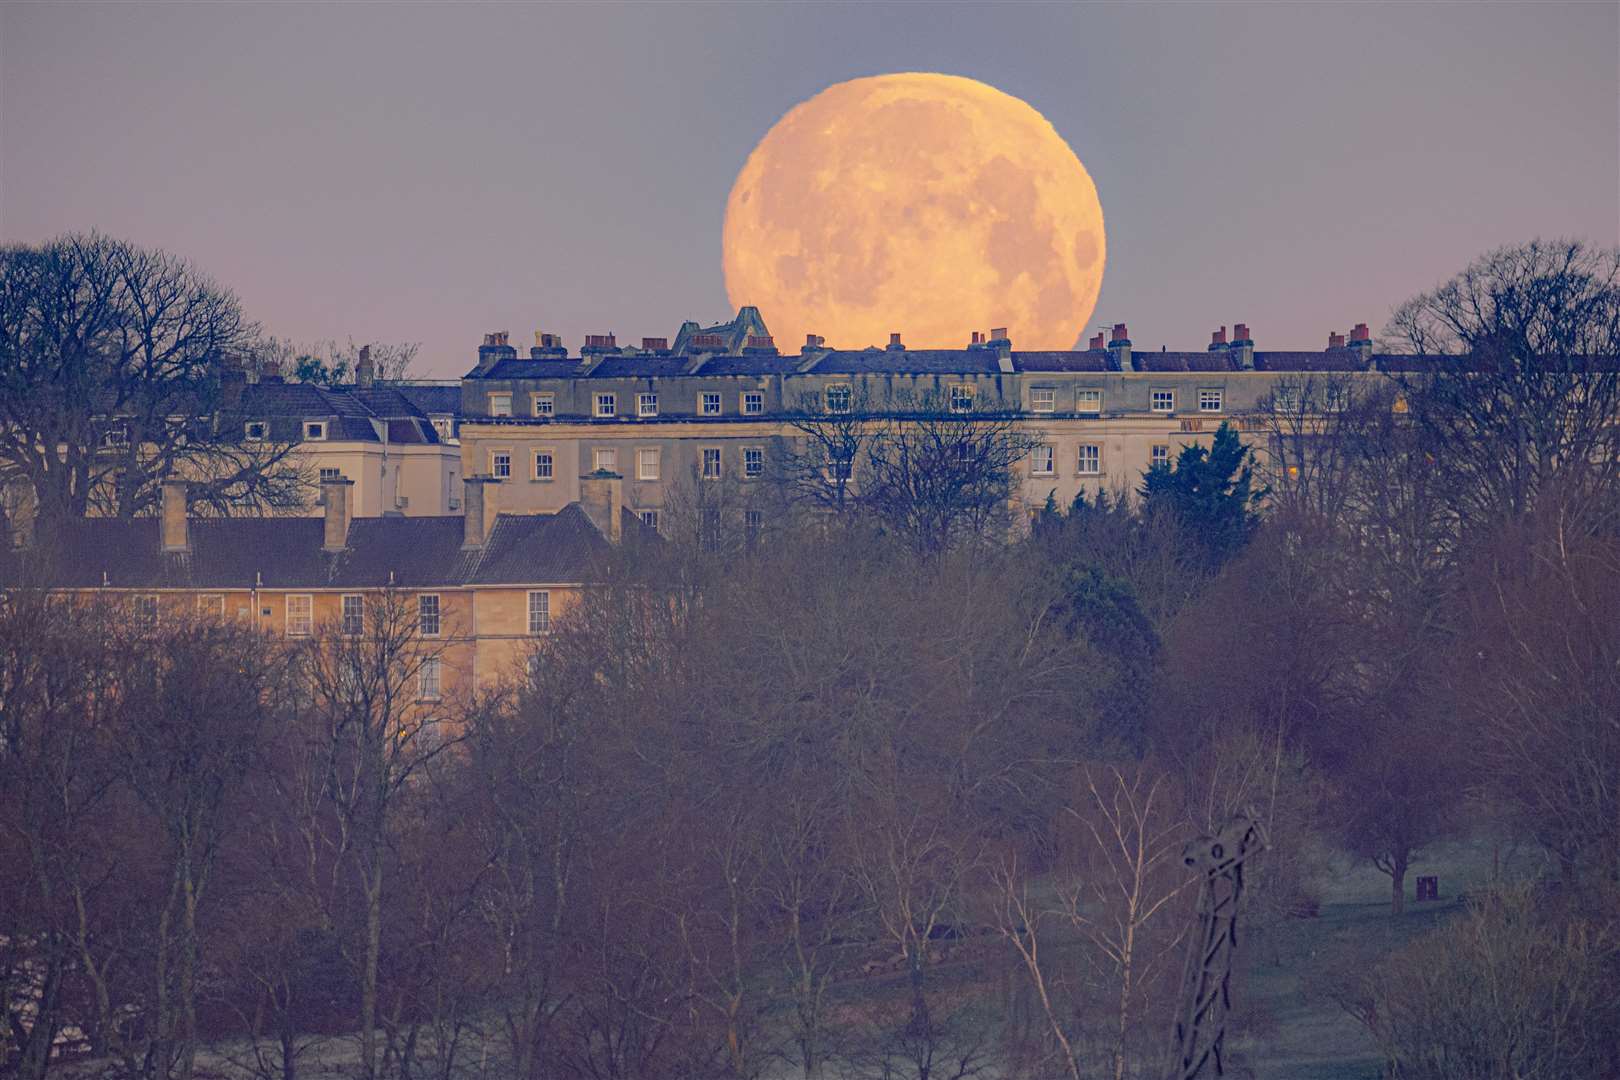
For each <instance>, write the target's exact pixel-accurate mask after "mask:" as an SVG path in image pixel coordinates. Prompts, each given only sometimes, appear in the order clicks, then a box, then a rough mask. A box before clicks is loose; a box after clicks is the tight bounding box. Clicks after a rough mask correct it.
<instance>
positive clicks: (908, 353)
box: [705, 349, 1001, 375]
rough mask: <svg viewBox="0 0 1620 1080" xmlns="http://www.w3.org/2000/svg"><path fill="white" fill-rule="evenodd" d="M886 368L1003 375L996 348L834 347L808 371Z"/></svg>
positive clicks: (857, 372) (872, 371)
mask: <svg viewBox="0 0 1620 1080" xmlns="http://www.w3.org/2000/svg"><path fill="white" fill-rule="evenodd" d="M705 370H706V369H705ZM885 372H893V373H895V374H906V375H913V374H915V375H931V374H941V375H999V374H1001V361H1000V358H999V356H998V354H997V353H996V351H995V350H994V349H861V350H858V351H857V350H852V349H834V350H832V351H831V352H829V353H827V354H826V355H825V356H823V357H822V358H821V359H820V360H817V361H816V363H815V366H814V367H812V368H811V369H810V371H809V372H808V374H815V375H867V374H874V375H881V374H883V373H885Z"/></svg>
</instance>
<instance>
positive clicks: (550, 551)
mask: <svg viewBox="0 0 1620 1080" xmlns="http://www.w3.org/2000/svg"><path fill="white" fill-rule="evenodd" d="M324 528H325V525H324V522H323V521H322V520H321V519H320V518H297V517H274V518H208V519H199V520H193V521H192V522H191V523H190V540H191V551H189V552H184V553H165V552H162V551H161V550H159V547H160V545H159V537H160V533H159V522H158V519H157V518H135V519H118V518H82V519H79V520H76V521H72V522H69V523H67V524H66V525H65V526H63V527H62V528H61V529H60V531H58V532H57V533H55V534H54V535H53V537H52V541H51V543H50V545H49V546H48V547H44V548H35V549H31V550H29V551H25V552H18V551H8V552H5V553H3V554H0V583H4V584H5V585H9V586H18V585H25V584H26V585H46V586H49V587H53V588H77V589H89V588H97V587H101V586H107V587H111V588H118V589H246V588H252V587H254V586H255V585H258V586H259V587H262V588H266V589H300V588H306V589H335V588H356V589H361V588H380V587H382V586H385V585H388V584H390V583H392V584H394V585H397V586H401V587H408V588H435V587H438V588H454V587H458V586H463V585H546V584H565V583H577V582H584V581H589V580H591V579H592V578H593V576H594V575H595V573H596V567H597V565H598V563H599V561H600V560H601V559H602V558H603V557H604V556H605V555H606V554H607V553H608V551H610V550H611V546H610V544H609V543H608V541H607V539H606V538H605V537H603V536H602V534H601V532H600V531H598V530H597V528H596V526H595V525H593V524H592V523H591V520H590V518H589V517H588V516H587V515H586V513H585V511H584V510H583V509H581V508H580V506H579V505H578V504H577V503H576V504H571V505H569V506H566V507H564V508H563V509H562V510H560V511H558V512H557V513H555V514H501V515H499V516H497V517H496V519H495V524H494V526H493V527H492V528H491V530H490V534H489V537H488V539H487V542H486V543H485V545H484V547H483V548H482V550H475V551H465V550H463V549H462V539H463V535H464V533H463V528H464V525H463V521H462V518H461V517H460V516H459V515H456V516H441V517H380V518H355V519H354V520H353V521H351V522H350V524H349V533H348V541H347V546H346V547H345V548H344V550H343V551H340V552H327V551H325V550H323V548H322V546H321V545H322V540H323V533H324ZM642 528H643V527H642V525H641V523H640V521H639V520H638V519H636V518H635V517H634V515H631V516H630V517H628V518H627V519H626V522H625V529H626V530H627V531H628V530H640V529H642Z"/></svg>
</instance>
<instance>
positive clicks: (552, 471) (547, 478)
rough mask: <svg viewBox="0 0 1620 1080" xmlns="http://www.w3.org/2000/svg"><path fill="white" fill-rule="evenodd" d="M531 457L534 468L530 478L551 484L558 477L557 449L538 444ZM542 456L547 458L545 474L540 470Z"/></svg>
mask: <svg viewBox="0 0 1620 1080" xmlns="http://www.w3.org/2000/svg"><path fill="white" fill-rule="evenodd" d="M531 457H532V461H531V465H532V466H533V470H532V471H531V472H530V474H529V476H530V479H532V480H534V481H536V482H537V483H541V484H549V483H551V482H552V481H553V480H555V479H556V478H557V453H556V451H555V450H553V449H552V448H551V447H549V446H537V447H535V448H534V453H533V454H532V455H531ZM541 458H545V459H546V465H545V473H544V474H542V473H541V471H540V459H541Z"/></svg>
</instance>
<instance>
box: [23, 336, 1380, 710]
mask: <svg viewBox="0 0 1620 1080" xmlns="http://www.w3.org/2000/svg"><path fill="white" fill-rule="evenodd" d="M1089 345H1090V347H1089V348H1087V349H1083V350H1073V351H1067V352H1053V351H1040V352H1028V351H1019V350H1017V349H1015V348H1014V347H1013V343H1012V340H1011V338H1010V335H1009V333H1008V331H1006V330H1004V329H996V330H992V331H990V332H989V333H977V332H976V333H973V334H972V335H971V337H970V340H969V341H968V342H967V343H966V344H965V345H964V347H963V348H960V349H911V348H908V347H907V346H906V345H905V344H904V343H903V341H902V339H901V336H900V335H899V334H896V335H894V336H893V337H892V338H891V340H890V342H889V343H888V344H887V345H886V346H884V347H871V348H864V349H858V350H852V349H834V348H829V347H827V346H826V345H825V342H824V340H823V339H822V338H820V337H818V336H815V335H810V336H809V337H808V339H807V340H806V342H805V344H804V345H803V347H802V348H801V349H800V350H799V351H798V352H797V353H796V354H788V353H783V352H781V351H780V350H778V349H777V347H776V345H775V342H774V340H773V339H772V338H771V337H770V335H769V333H768V331H767V329H766V327H765V325H764V322H763V320H762V319H761V318H760V315H759V313H758V312H757V311H756V310H754V309H752V308H744V309H742V310H741V311H739V312H738V315H737V317H736V318H735V319H733V320H731V321H730V322H728V323H722V324H718V325H714V326H707V327H704V326H699V325H698V324H696V323H688V324H686V325H684V326H683V327H682V328H681V330H680V332H679V333H678V334H677V335H676V337H675V339H674V343H673V344H671V343H670V342H669V340H668V339H661V338H646V339H642V341H641V343H640V345H639V346H629V345H626V346H620V345H619V344H618V343H617V340H616V338H615V337H614V335H611V334H609V335H595V336H591V337H588V338H587V339H586V342H585V345H584V346H583V347H582V348H581V349H580V350H579V351H578V353H577V354H574V355H570V354H569V351H568V350H567V349H566V348H565V347H564V346H563V344H562V343H561V341H560V340H559V339H558V338H557V337H556V336H555V335H552V334H546V333H537V334H536V339H535V345H534V347H533V348H531V349H530V350H529V354H528V355H527V356H526V357H519V356H518V354H517V350H516V348H514V347H513V346H511V345H510V344H509V343H508V337H507V335H506V334H505V333H492V334H489V335H486V337H485V339H484V342H483V344H482V345H481V346H480V347H479V349H478V357H477V363H476V364H475V366H474V367H473V368H472V370H470V371H469V372H468V373H467V374H466V375H465V376H464V377H463V378H462V379H461V380H459V382H457V383H449V384H434V383H421V382H391V383H381V382H378V381H377V380H375V379H374V378H373V377H372V375H371V372H370V370H369V366H368V365H366V364H364V363H362V364H361V366H360V370H359V372H358V378H357V380H356V382H355V383H353V384H349V385H340V386H317V385H310V384H301V383H289V382H287V381H285V380H284V379H283V378H282V377H281V376H280V374H279V372H276V371H274V370H267V371H262V372H259V373H257V377H256V378H252V379H248V378H247V377H246V376H243V377H242V384H241V385H237V386H233V387H231V388H230V389H229V392H228V393H227V394H225V395H223V400H225V401H226V402H227V406H228V408H229V409H230V416H229V419H228V421H227V424H228V426H229V427H230V429H231V430H232V431H234V428H235V426H236V425H238V424H239V425H240V427H241V438H242V439H243V440H244V442H254V441H263V442H266V443H271V444H277V445H287V444H291V445H293V447H294V451H295V453H296V455H297V456H298V457H299V459H300V461H301V462H302V464H303V465H304V467H305V469H306V471H307V472H308V473H310V474H311V475H312V476H314V477H318V480H319V485H320V491H321V495H320V498H319V499H318V500H315V501H314V504H313V505H312V506H311V507H309V509H308V510H307V511H306V513H305V515H303V516H298V515H281V516H269V517H232V518H219V517H193V516H192V515H191V513H190V511H189V509H188V500H187V497H186V487H185V485H184V484H183V483H182V482H179V481H175V482H172V483H170V484H168V485H166V486H165V488H164V491H163V502H162V514H161V515H160V516H159V517H155V518H143V519H134V520H119V519H112V518H94V517H91V518H85V519H82V520H79V521H75V522H72V523H70V524H69V525H68V526H67V527H66V528H65V529H64V530H63V531H62V532H61V533H60V534H59V535H56V536H54V537H53V538H52V541H51V545H50V550H49V551H48V552H47V551H37V550H28V549H27V548H19V549H15V550H12V551H10V552H8V553H7V555H6V561H5V563H4V566H3V567H0V574H3V575H4V578H5V581H6V583H7V584H8V585H11V586H16V585H18V584H23V583H30V582H31V583H38V584H44V585H47V586H49V587H52V588H56V589H63V590H72V591H83V592H92V593H95V594H97V595H101V596H104V597H115V598H118V599H119V601H120V603H123V604H127V607H128V610H129V611H130V613H131V617H132V618H138V619H142V620H158V621H161V620H163V619H165V618H173V617H176V616H177V615H179V614H184V613H189V612H201V613H204V614H208V615H214V616H220V617H230V618H235V619H240V620H245V621H248V622H250V623H252V624H253V625H256V626H258V627H260V628H262V629H264V630H266V631H268V632H271V633H275V634H278V635H283V636H286V637H289V638H296V637H300V636H307V635H310V634H312V633H315V632H316V631H317V629H318V628H320V627H322V626H337V627H342V626H345V625H348V624H349V621H351V620H353V619H354V618H356V617H358V614H359V613H360V612H361V611H363V610H364V606H365V603H366V598H367V597H368V596H370V595H373V594H376V593H377V592H379V591H381V590H389V591H390V592H392V593H393V594H395V595H396V596H397V595H405V596H407V597H408V598H409V599H410V601H411V602H412V603H414V604H415V605H416V606H417V609H418V618H419V630H420V633H421V634H422V635H423V636H424V637H442V638H444V639H445V648H444V649H443V650H442V664H441V663H440V662H439V661H436V662H435V663H434V664H433V665H431V670H425V671H424V673H423V675H422V678H421V680H420V687H419V690H420V692H421V694H422V695H423V698H424V700H425V701H429V702H431V701H432V700H434V696H435V695H439V694H443V693H449V692H453V691H454V690H455V689H456V688H458V687H472V686H484V685H489V684H491V683H492V682H493V681H495V680H498V679H500V678H503V677H504V676H505V675H506V674H508V673H510V671H511V670H512V666H513V664H515V663H517V662H518V660H519V659H520V658H521V657H522V656H523V655H525V654H526V653H527V651H528V648H529V646H530V645H532V643H533V641H534V639H535V638H537V637H539V636H542V635H544V634H546V633H547V632H548V631H549V629H550V627H551V625H552V621H553V620H554V619H555V618H557V617H558V616H559V615H560V614H561V613H562V612H563V611H566V610H567V608H568V606H569V605H570V604H571V603H573V602H574V601H575V600H576V599H577V597H578V595H579V592H580V590H581V589H582V588H583V587H585V586H586V584H587V583H589V582H591V581H593V580H597V579H599V577H600V575H601V573H603V572H604V567H605V565H606V560H607V559H609V558H610V557H611V555H612V553H613V552H614V550H615V545H619V544H622V543H623V542H624V541H625V539H626V538H627V537H635V538H642V539H647V538H651V537H654V536H656V535H657V532H658V530H659V529H660V528H662V527H663V526H664V524H665V520H664V515H666V513H667V512H668V510H669V507H670V505H671V502H672V500H674V499H675V498H677V494H676V493H677V492H679V491H681V490H683V488H684V489H688V490H689V489H690V488H692V487H693V486H696V487H698V488H702V487H703V485H706V484H710V483H720V484H723V485H725V486H726V488H727V489H728V490H729V491H732V492H734V493H737V497H738V499H739V501H741V502H743V503H744V504H746V505H749V506H750V507H754V506H759V507H763V506H765V505H766V502H767V501H766V500H764V499H760V500H757V502H756V501H751V500H750V492H751V491H761V492H762V491H764V490H765V488H766V486H767V485H768V483H769V479H770V478H769V476H768V469H767V463H768V462H769V461H770V460H772V459H773V456H774V455H775V454H776V453H778V452H780V451H782V450H783V449H784V448H788V447H791V446H793V445H795V444H796V443H797V442H800V441H802V440H803V438H804V425H805V424H806V423H807V422H809V423H839V422H841V421H842V420H843V419H844V418H850V417H856V418H858V417H860V416H862V415H867V414H873V415H875V414H879V413H883V412H885V411H898V412H901V413H904V414H906V415H916V414H918V413H919V412H937V413H939V414H940V415H944V416H960V417H961V418H963V419H967V420H970V421H971V420H974V419H979V418H984V419H988V418H997V419H999V420H1003V421H1007V422H1010V423H1011V424H1013V425H1014V426H1015V427H1016V428H1017V429H1018V430H1020V431H1021V432H1022V433H1023V434H1024V435H1025V436H1026V437H1027V438H1028V439H1029V441H1030V443H1031V445H1032V446H1033V450H1032V451H1031V452H1030V453H1029V454H1028V455H1027V456H1026V457H1025V458H1024V460H1023V461H1022V462H1021V463H1020V464H1019V465H1018V469H1019V485H1018V495H1017V498H1018V499H1019V500H1020V501H1022V502H1024V503H1026V504H1027V505H1029V506H1031V507H1034V506H1039V505H1041V504H1042V503H1044V502H1045V501H1046V499H1047V498H1048V497H1049V496H1052V497H1055V498H1057V499H1058V500H1059V501H1060V502H1067V501H1069V500H1072V499H1073V497H1074V496H1075V494H1076V493H1078V492H1081V491H1087V492H1093V493H1094V492H1096V491H1099V490H1105V489H1127V490H1129V489H1132V488H1134V487H1135V486H1136V484H1137V483H1138V482H1139V481H1140V476H1141V473H1142V472H1143V471H1144V470H1146V469H1147V468H1148V467H1149V466H1150V465H1151V464H1153V463H1154V462H1157V461H1163V460H1168V459H1170V458H1172V457H1174V455H1175V454H1176V453H1177V452H1178V451H1179V449H1180V448H1181V447H1182V446H1184V445H1186V444H1187V443H1189V442H1196V441H1203V440H1208V439H1209V438H1211V437H1212V436H1213V434H1214V432H1215V431H1216V430H1217V428H1218V427H1219V426H1220V425H1221V424H1222V423H1227V422H1230V423H1233V424H1234V426H1237V427H1239V428H1240V430H1241V429H1243V428H1244V427H1245V423H1244V421H1245V418H1246V417H1248V416H1250V415H1252V414H1253V413H1254V412H1255V411H1256V410H1257V409H1258V408H1259V407H1260V406H1261V405H1262V404H1263V403H1266V402H1268V401H1274V400H1275V399H1276V397H1277V395H1279V394H1280V393H1287V392H1291V391H1290V389H1289V388H1290V387H1293V386H1296V385H1297V384H1298V382H1299V380H1300V379H1301V377H1309V376H1312V375H1313V374H1316V373H1323V374H1326V373H1332V374H1333V375H1334V376H1335V377H1336V378H1337V377H1344V378H1350V379H1361V378H1366V379H1376V378H1380V377H1381V372H1382V371H1383V370H1385V368H1386V367H1387V366H1388V364H1390V363H1391V362H1400V363H1410V362H1411V361H1410V358H1402V359H1401V360H1400V361H1394V360H1393V358H1389V357H1382V356H1380V355H1378V354H1376V353H1375V352H1374V351H1373V348H1372V341H1371V338H1370V335H1369V334H1368V332H1367V327H1366V326H1365V324H1358V325H1357V326H1356V327H1355V329H1354V330H1353V331H1352V333H1351V334H1350V335H1349V336H1348V337H1341V336H1339V335H1334V336H1332V337H1330V339H1329V344H1328V347H1327V348H1326V349H1324V350H1322V351H1320V352H1297V351H1295V352H1268V351H1263V350H1257V349H1256V348H1255V346H1254V342H1253V341H1252V340H1251V339H1250V336H1249V332H1248V328H1247V327H1246V326H1244V325H1242V324H1238V325H1237V326H1235V327H1234V333H1233V334H1232V336H1231V338H1230V339H1228V337H1227V335H1226V332H1225V328H1224V327H1223V328H1222V329H1221V330H1220V331H1217V332H1216V333H1215V334H1214V335H1213V336H1212V341H1211V343H1210V345H1209V347H1208V348H1207V349H1205V350H1204V351H1202V352H1175V353H1172V352H1168V351H1162V350H1161V351H1158V352H1140V351H1136V350H1134V349H1133V347H1132V343H1131V341H1130V338H1129V334H1128V332H1127V330H1126V327H1125V326H1123V325H1117V326H1115V327H1114V328H1113V330H1112V332H1111V334H1110V335H1109V340H1107V341H1104V340H1103V335H1099V336H1098V337H1096V338H1094V339H1092V341H1091V342H1090V343H1089ZM763 512H764V510H762V509H750V510H749V511H748V514H749V523H750V525H757V524H759V521H758V517H759V515H760V514H761V513H763Z"/></svg>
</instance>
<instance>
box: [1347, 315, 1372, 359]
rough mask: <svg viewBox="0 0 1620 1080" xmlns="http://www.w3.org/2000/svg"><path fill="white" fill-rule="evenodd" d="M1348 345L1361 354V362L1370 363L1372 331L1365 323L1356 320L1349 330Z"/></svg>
mask: <svg viewBox="0 0 1620 1080" xmlns="http://www.w3.org/2000/svg"><path fill="white" fill-rule="evenodd" d="M1350 347H1351V348H1352V349H1354V350H1356V352H1358V353H1360V354H1361V362H1362V363H1363V364H1371V363H1372V351H1373V343H1372V331H1370V330H1368V329H1367V324H1366V323H1364V322H1358V323H1356V325H1355V328H1354V329H1352V330H1351V331H1350Z"/></svg>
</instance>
